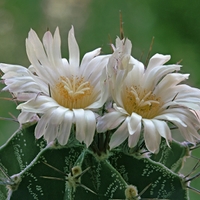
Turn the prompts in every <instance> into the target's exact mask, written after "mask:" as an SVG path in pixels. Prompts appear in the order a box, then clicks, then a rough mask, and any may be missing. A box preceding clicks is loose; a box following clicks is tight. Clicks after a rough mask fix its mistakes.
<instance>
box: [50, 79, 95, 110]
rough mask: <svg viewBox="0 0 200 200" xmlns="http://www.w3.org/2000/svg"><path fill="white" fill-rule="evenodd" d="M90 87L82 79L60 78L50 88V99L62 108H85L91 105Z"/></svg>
mask: <svg viewBox="0 0 200 200" xmlns="http://www.w3.org/2000/svg"><path fill="white" fill-rule="evenodd" d="M92 90H93V88H92V86H91V85H90V83H89V82H88V81H84V78H83V77H78V76H72V77H71V78H68V77H63V76H62V77H60V80H59V82H58V83H57V84H56V85H55V87H53V88H52V97H53V98H54V99H55V100H56V101H57V102H58V103H59V104H60V105H62V106H64V107H66V108H69V109H73V108H74V109H78V108H85V107H87V106H88V105H90V104H91V103H92V98H91V94H92Z"/></svg>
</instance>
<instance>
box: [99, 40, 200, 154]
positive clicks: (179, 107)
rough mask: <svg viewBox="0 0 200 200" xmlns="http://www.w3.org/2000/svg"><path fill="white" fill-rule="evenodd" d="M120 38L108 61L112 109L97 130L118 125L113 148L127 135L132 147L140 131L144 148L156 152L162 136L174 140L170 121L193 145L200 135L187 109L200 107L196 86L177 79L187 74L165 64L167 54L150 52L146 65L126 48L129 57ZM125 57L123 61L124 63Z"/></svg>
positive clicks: (199, 91) (168, 140) (113, 136)
mask: <svg viewBox="0 0 200 200" xmlns="http://www.w3.org/2000/svg"><path fill="white" fill-rule="evenodd" d="M117 42H118V43H119V40H118V41H117ZM121 43H122V45H121V46H120V45H118V48H116V49H115V52H114V53H113V55H112V57H111V58H110V61H109V62H108V63H109V64H108V76H109V78H110V80H111V84H112V86H111V93H112V98H113V100H114V104H113V109H112V110H109V112H108V113H107V114H105V115H104V116H103V117H101V118H99V120H98V124H97V131H98V132H105V131H106V130H112V129H114V128H117V130H116V131H115V132H114V133H113V135H112V137H111V141H110V148H111V149H112V148H115V147H116V146H118V145H120V144H121V143H122V142H124V141H125V140H126V138H128V145H129V147H134V146H136V145H137V143H138V141H139V139H140V137H141V136H142V134H143V137H144V141H145V144H146V147H147V149H148V150H149V151H151V152H153V153H157V152H158V151H159V145H160V141H161V136H162V137H164V138H165V139H166V142H167V144H168V145H169V142H170V141H171V140H172V135H171V130H170V128H169V126H168V122H171V123H172V124H174V125H175V126H177V127H178V129H179V130H180V132H181V133H182V135H183V137H184V138H185V139H186V140H187V141H189V142H191V143H193V144H195V142H196V139H198V140H199V139H200V135H199V134H198V133H197V130H196V129H195V128H194V125H195V126H197V127H198V128H199V121H198V119H197V117H196V116H195V115H194V113H193V112H191V110H193V109H194V110H195V109H197V110H199V104H200V90H199V89H196V88H192V87H190V86H188V85H184V84H179V83H180V82H181V81H183V80H185V79H187V78H188V76H189V75H188V74H181V73H178V72H177V71H178V70H180V67H181V66H180V65H164V64H165V63H166V62H167V61H168V60H169V59H170V56H169V55H166V56H165V55H161V54H156V55H154V56H153V57H152V58H151V59H150V61H149V64H148V66H147V68H146V69H145V67H144V65H143V64H142V63H141V62H139V61H137V60H135V59H134V58H133V57H131V56H130V53H129V56H128V54H127V50H126V49H127V46H129V48H131V45H130V41H129V40H126V41H124V40H122V41H121ZM127 43H128V44H127ZM130 51H131V49H130V50H129V52H130ZM119 52H120V53H119ZM124 54H125V56H124ZM117 55H118V57H117ZM124 57H126V62H123V60H124V59H123V58H124ZM120 59H121V61H119V60H120ZM119 65H123V66H119ZM130 65H132V68H130ZM142 132H143V133H142Z"/></svg>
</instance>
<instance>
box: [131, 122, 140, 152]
mask: <svg viewBox="0 0 200 200" xmlns="http://www.w3.org/2000/svg"><path fill="white" fill-rule="evenodd" d="M140 133H141V123H139V124H138V126H137V129H136V130H135V132H134V134H133V135H129V137H128V146H129V147H130V148H133V147H135V146H136V145H137V143H138V141H139V139H140Z"/></svg>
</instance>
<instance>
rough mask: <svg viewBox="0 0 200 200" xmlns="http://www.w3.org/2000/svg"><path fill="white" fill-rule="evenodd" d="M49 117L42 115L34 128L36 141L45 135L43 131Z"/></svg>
mask: <svg viewBox="0 0 200 200" xmlns="http://www.w3.org/2000/svg"><path fill="white" fill-rule="evenodd" d="M50 117H51V116H49V115H48V114H46V115H43V116H42V117H41V118H40V120H39V121H38V123H37V125H36V127H35V137H36V138H37V139H39V138H41V137H42V136H43V135H44V134H45V130H46V127H47V124H48V123H49V118H50Z"/></svg>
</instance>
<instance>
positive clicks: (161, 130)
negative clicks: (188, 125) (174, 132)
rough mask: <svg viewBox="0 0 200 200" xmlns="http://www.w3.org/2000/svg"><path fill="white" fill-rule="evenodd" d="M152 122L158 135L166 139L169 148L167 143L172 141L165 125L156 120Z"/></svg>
mask: <svg viewBox="0 0 200 200" xmlns="http://www.w3.org/2000/svg"><path fill="white" fill-rule="evenodd" d="M152 122H153V123H154V125H155V127H156V129H157V131H158V132H159V134H160V135H161V136H162V137H164V138H165V139H166V142H167V145H168V146H169V147H170V145H169V141H170V142H171V141H172V136H171V131H170V129H169V127H168V125H167V123H166V122H164V121H161V120H156V119H153V120H152Z"/></svg>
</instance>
